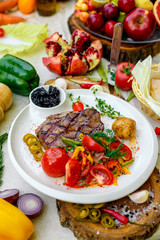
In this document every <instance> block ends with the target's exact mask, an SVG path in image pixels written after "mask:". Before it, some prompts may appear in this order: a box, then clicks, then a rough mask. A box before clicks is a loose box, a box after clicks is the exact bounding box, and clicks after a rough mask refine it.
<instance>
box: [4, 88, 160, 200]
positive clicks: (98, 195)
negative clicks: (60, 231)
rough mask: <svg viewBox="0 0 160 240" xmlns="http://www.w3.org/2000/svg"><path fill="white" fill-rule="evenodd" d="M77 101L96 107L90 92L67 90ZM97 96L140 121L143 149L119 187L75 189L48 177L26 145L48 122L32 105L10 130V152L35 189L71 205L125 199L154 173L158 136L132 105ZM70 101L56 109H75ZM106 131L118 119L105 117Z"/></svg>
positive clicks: (98, 94) (110, 96)
mask: <svg viewBox="0 0 160 240" xmlns="http://www.w3.org/2000/svg"><path fill="white" fill-rule="evenodd" d="M66 92H67V93H72V94H73V97H74V98H77V97H78V96H81V101H82V102H85V103H87V104H89V105H90V106H95V96H94V95H93V93H92V91H90V90H79V89H78V90H67V91H66ZM96 95H97V97H98V98H101V99H104V100H105V101H106V103H107V104H110V105H111V106H112V107H114V108H115V110H117V111H119V112H120V113H121V114H122V115H124V116H126V117H130V118H132V119H134V120H135V121H136V139H137V141H138V146H139V150H138V151H137V153H136V154H135V161H134V163H133V164H132V166H131V167H130V168H129V170H130V172H131V175H122V176H121V177H120V178H119V179H118V186H114V185H111V186H104V187H95V188H93V187H92V188H82V189H74V188H69V187H66V186H64V185H63V178H51V177H48V176H47V175H46V174H45V173H44V172H43V170H42V168H41V164H40V163H39V162H36V161H35V160H34V159H33V156H32V155H31V154H30V152H29V150H28V147H27V146H26V145H25V143H24V142H23V136H24V135H25V134H26V133H33V134H35V129H36V128H37V127H38V126H39V125H40V124H41V123H42V122H43V121H44V120H45V118H46V116H43V115H42V114H40V115H39V114H38V113H34V112H33V111H31V108H30V105H28V106H27V107H25V108H24V109H23V110H22V111H21V112H20V113H19V115H18V116H17V117H16V119H15V120H14V122H13V123H12V126H11V128H10V132H9V137H8V150H9V156H10V159H11V161H12V163H13V165H14V167H15V168H16V170H17V171H18V172H19V174H20V175H21V176H22V177H23V178H24V179H25V180H26V181H27V182H28V183H29V184H30V185H32V186H33V187H34V188H36V189H38V190H39V191H41V192H42V193H44V194H46V195H48V196H51V197H54V198H57V199H60V200H63V201H68V202H77V203H101V202H107V201H113V200H116V199H119V198H122V197H124V196H126V195H128V194H130V193H131V192H133V191H135V190H136V189H137V188H139V187H140V186H141V185H142V184H143V183H144V182H145V181H146V180H147V179H148V178H149V176H150V174H151V173H152V171H153V169H154V167H155V165H156V161H157V156H158V143H157V138H156V135H155V133H154V131H153V129H152V127H151V125H150V123H149V122H148V121H147V120H146V118H145V117H144V116H143V115H142V114H141V113H140V112H139V111H138V110H137V109H135V108H134V107H133V106H131V105H130V104H129V103H127V102H125V101H123V100H121V99H119V98H117V97H114V96H112V95H109V94H107V93H103V92H97V94H96ZM71 106H72V103H71V101H70V100H66V102H65V103H64V104H63V105H62V106H60V108H56V109H55V110H54V112H51V113H48V115H50V114H54V113H60V112H64V111H68V110H69V111H70V110H72V107H71ZM102 121H103V122H104V124H105V128H111V125H112V123H113V121H114V120H112V119H110V118H108V117H103V118H102Z"/></svg>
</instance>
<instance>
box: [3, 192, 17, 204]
mask: <svg viewBox="0 0 160 240" xmlns="http://www.w3.org/2000/svg"><path fill="white" fill-rule="evenodd" d="M0 198H2V199H4V200H6V201H7V202H9V203H11V204H14V203H15V202H16V201H17V199H18V198H19V190H18V189H6V190H4V191H0Z"/></svg>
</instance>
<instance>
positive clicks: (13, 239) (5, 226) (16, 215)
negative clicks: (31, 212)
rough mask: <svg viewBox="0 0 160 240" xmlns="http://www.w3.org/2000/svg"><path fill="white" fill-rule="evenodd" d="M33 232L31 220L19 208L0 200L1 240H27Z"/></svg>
mask: <svg viewBox="0 0 160 240" xmlns="http://www.w3.org/2000/svg"><path fill="white" fill-rule="evenodd" d="M33 231H34V226H33V224H32V222H31V220H30V219H29V218H28V217H27V216H26V215H25V214H24V213H23V212H22V211H21V210H19V209H18V208H17V207H15V206H14V205H12V204H11V203H9V202H7V201H5V200H3V199H1V198H0V239H3V240H7V239H8V240H27V239H29V238H30V236H31V235H32V233H33Z"/></svg>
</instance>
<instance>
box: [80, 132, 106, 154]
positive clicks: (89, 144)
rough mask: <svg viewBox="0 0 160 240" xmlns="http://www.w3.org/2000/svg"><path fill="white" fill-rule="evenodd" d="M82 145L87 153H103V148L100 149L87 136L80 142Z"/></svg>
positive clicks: (99, 146)
mask: <svg viewBox="0 0 160 240" xmlns="http://www.w3.org/2000/svg"><path fill="white" fill-rule="evenodd" d="M82 144H83V146H84V147H86V148H87V149H88V150H89V151H94V152H104V151H105V148H104V147H102V146H101V145H100V144H99V143H97V142H96V141H95V140H94V139H93V138H91V137H90V136H89V135H85V136H84V137H83V140H82Z"/></svg>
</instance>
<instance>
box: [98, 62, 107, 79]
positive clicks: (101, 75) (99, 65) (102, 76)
mask: <svg viewBox="0 0 160 240" xmlns="http://www.w3.org/2000/svg"><path fill="white" fill-rule="evenodd" d="M97 72H98V74H99V76H100V77H101V78H103V82H105V83H108V78H107V75H106V74H105V71H104V68H103V64H102V61H100V63H99V64H98V66H97Z"/></svg>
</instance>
